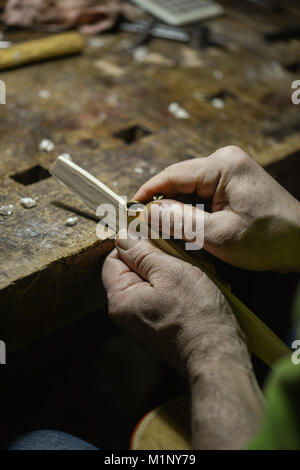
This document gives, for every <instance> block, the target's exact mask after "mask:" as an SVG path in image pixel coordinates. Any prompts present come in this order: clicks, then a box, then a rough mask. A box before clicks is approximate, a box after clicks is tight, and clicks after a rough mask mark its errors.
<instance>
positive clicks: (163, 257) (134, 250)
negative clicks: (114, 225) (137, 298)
mask: <svg viewBox="0 0 300 470" xmlns="http://www.w3.org/2000/svg"><path fill="white" fill-rule="evenodd" d="M134 235H135V238H134ZM134 235H133V234H131V232H130V231H127V230H126V229H122V230H121V231H120V232H119V233H118V235H117V237H116V240H115V244H116V247H117V250H118V252H119V256H120V257H121V259H122V260H123V261H124V263H126V264H127V266H128V267H129V268H131V269H132V270H133V271H134V272H135V273H137V274H138V275H139V276H140V277H142V278H143V279H144V280H146V281H148V282H150V283H151V284H155V283H156V282H157V281H159V280H160V279H161V277H162V275H164V274H165V273H166V271H167V270H168V266H169V265H170V263H175V262H176V260H175V258H173V257H172V256H169V255H167V254H166V253H163V252H162V251H161V250H159V249H158V248H156V247H155V246H154V245H153V243H152V242H151V241H150V240H143V239H137V238H136V234H134Z"/></svg>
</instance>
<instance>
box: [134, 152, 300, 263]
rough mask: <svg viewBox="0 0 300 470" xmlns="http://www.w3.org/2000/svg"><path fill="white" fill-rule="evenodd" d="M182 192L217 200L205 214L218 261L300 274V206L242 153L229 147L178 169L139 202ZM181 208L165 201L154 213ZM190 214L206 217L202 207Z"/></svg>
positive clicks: (157, 180) (207, 239) (207, 240)
mask: <svg viewBox="0 0 300 470" xmlns="http://www.w3.org/2000/svg"><path fill="white" fill-rule="evenodd" d="M180 193H181V194H183V193H184V194H192V193H195V194H197V195H198V196H200V197H203V198H207V199H211V200H212V213H206V212H205V214H204V248H205V249H206V250H207V251H209V252H210V253H212V254H213V255H215V256H216V257H218V258H220V259H222V260H223V261H226V262H228V263H230V264H232V265H235V266H238V267H241V268H244V269H250V270H277V271H293V270H294V271H299V270H300V204H299V202H298V201H297V200H296V199H294V198H293V197H292V196H291V195H290V194H289V193H288V192H287V191H286V190H285V189H284V188H283V187H282V186H280V185H279V184H278V183H277V182H276V181H275V180H274V179H273V178H272V177H271V176H269V175H268V174H267V173H266V172H265V171H264V170H263V168H262V167H260V166H259V165H258V164H257V163H256V162H255V161H254V160H253V159H251V158H250V157H249V156H248V155H247V154H246V153H245V152H243V151H242V150H241V149H239V148H237V147H225V148H222V149H220V150H218V151H216V152H215V153H213V154H212V155H211V156H210V157H207V158H195V159H192V160H187V161H183V162H180V163H177V164H175V165H172V166H170V167H168V168H166V169H165V170H164V171H162V172H161V173H159V174H158V175H156V176H154V177H153V178H151V179H150V180H149V181H148V182H147V183H145V184H144V185H143V186H142V187H141V188H140V190H139V191H138V192H137V193H136V194H135V196H134V199H135V200H139V201H143V200H149V199H152V197H153V196H154V195H156V194H164V195H165V196H168V197H174V196H176V195H179V194H180ZM174 204H175V205H174ZM178 204H180V203H178V202H176V203H175V201H170V200H162V201H159V202H158V203H157V204H154V205H152V207H151V210H152V211H162V210H164V209H165V210H168V211H170V206H172V207H174V211H176V210H178V207H179V206H178ZM189 210H190V211H191V214H190V217H191V218H192V219H194V220H196V218H197V217H198V216H199V215H200V216H201V217H202V216H203V214H199V212H200V211H199V209H196V208H192V207H190V209H189ZM186 214H187V213H186ZM149 217H150V218H151V213H150V211H149ZM152 218H153V219H154V217H152ZM195 226H196V224H195ZM171 233H172V234H173V233H174V226H172V225H171ZM188 241H193V240H188Z"/></svg>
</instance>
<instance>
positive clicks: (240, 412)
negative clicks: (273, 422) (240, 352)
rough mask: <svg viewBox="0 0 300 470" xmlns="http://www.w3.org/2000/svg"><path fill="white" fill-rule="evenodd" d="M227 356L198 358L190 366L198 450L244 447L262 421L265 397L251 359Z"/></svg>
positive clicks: (193, 428)
mask: <svg viewBox="0 0 300 470" xmlns="http://www.w3.org/2000/svg"><path fill="white" fill-rule="evenodd" d="M225 356H226V357H222V356H219V355H218V354H217V353H216V355H215V356H211V359H210V360H203V359H201V358H200V357H199V361H197V363H195V362H194V364H193V365H192V367H190V373H189V379H190V384H191V395H192V442H193V448H195V449H242V448H244V447H245V446H246V444H247V443H248V442H249V441H250V440H251V438H252V437H253V436H254V435H255V434H256V432H257V430H258V427H259V424H260V422H261V418H262V415H263V396H262V393H261V391H260V389H259V387H258V384H257V382H256V378H255V375H254V373H253V370H252V366H251V362H250V359H249V360H247V359H246V360H245V357H243V358H242V359H241V358H240V357H238V358H230V355H228V356H227V354H225Z"/></svg>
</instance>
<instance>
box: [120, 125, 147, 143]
mask: <svg viewBox="0 0 300 470" xmlns="http://www.w3.org/2000/svg"><path fill="white" fill-rule="evenodd" d="M150 134H152V132H151V131H149V130H148V129H146V128H145V127H141V126H131V127H128V129H122V130H121V131H118V132H116V133H115V134H113V136H114V137H117V138H118V139H121V140H123V141H124V142H125V144H132V143H133V142H135V141H136V140H139V139H142V138H143V137H146V136H147V135H150Z"/></svg>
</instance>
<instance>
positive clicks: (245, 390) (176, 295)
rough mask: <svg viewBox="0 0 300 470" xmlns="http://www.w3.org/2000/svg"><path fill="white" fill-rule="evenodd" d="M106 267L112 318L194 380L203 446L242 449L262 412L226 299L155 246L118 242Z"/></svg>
mask: <svg viewBox="0 0 300 470" xmlns="http://www.w3.org/2000/svg"><path fill="white" fill-rule="evenodd" d="M116 246H117V249H116V250H114V251H113V252H112V253H111V254H110V255H109V256H108V257H107V259H106V261H105V263H104V266H103V272H102V277H103V282H104V285H105V287H106V289H107V295H108V302H109V312H110V315H111V316H112V318H113V319H114V320H115V321H116V322H117V323H118V324H120V325H121V326H122V327H123V328H124V329H125V330H126V331H127V332H129V334H131V335H132V336H133V337H134V338H135V339H136V340H138V341H140V342H141V343H142V344H144V345H146V346H148V347H149V348H151V349H152V350H153V351H155V352H156V353H158V354H159V355H160V356H161V357H162V358H164V359H165V361H167V362H168V363H169V364H170V365H172V366H173V367H175V368H176V369H178V370H180V371H181V372H182V373H183V374H184V375H185V376H186V377H187V378H188V380H189V382H190V384H191V389H192V399H193V410H194V411H193V442H194V446H195V447H197V448H241V447H243V446H244V445H245V444H246V442H248V440H249V439H250V438H251V437H252V436H253V435H254V433H255V432H256V429H257V425H258V422H259V418H260V413H261V409H262V404H261V396H260V391H259V389H258V386H257V384H256V380H255V377H254V375H253V371H252V366H251V361H250V357H249V354H248V349H247V346H246V343H245V341H244V337H243V334H242V333H241V331H240V328H239V325H238V322H237V321H236V319H235V316H234V314H233V312H232V310H231V308H230V307H229V305H228V303H227V301H226V299H225V298H224V296H223V295H222V293H221V292H220V291H219V290H218V289H217V287H216V286H215V285H214V283H213V282H212V281H211V280H210V279H209V278H208V277H207V276H206V275H205V274H204V273H202V272H201V271H200V269H198V268H195V267H193V266H191V265H189V264H187V263H185V262H183V261H181V260H178V259H175V258H173V257H171V256H169V255H167V254H165V253H163V252H161V251H160V250H159V249H157V248H156V247H154V246H153V245H152V243H151V242H150V241H148V240H132V239H130V238H127V239H123V237H122V238H117V240H116Z"/></svg>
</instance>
